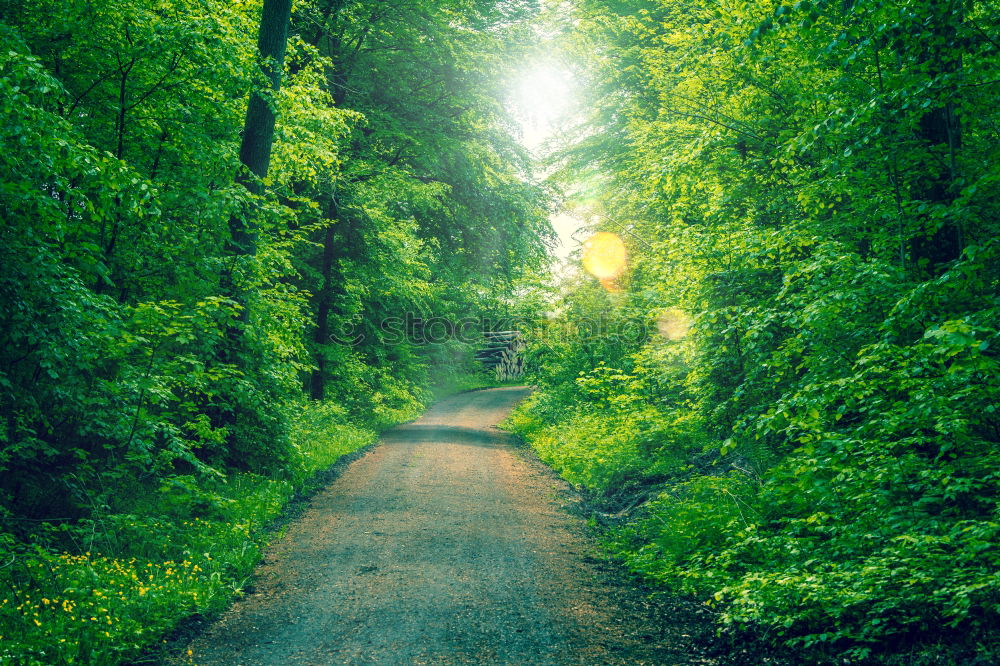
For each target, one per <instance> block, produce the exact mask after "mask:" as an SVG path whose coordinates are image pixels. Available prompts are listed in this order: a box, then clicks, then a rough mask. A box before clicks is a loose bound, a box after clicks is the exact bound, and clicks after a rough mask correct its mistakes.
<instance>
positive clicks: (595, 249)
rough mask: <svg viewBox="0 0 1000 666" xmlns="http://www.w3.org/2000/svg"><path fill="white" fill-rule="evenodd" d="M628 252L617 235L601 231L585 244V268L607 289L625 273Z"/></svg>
mask: <svg viewBox="0 0 1000 666" xmlns="http://www.w3.org/2000/svg"><path fill="white" fill-rule="evenodd" d="M627 264H628V252H626V251H625V243H623V242H622V239H621V238H619V237H618V236H616V235H615V234H611V233H608V232H606V231H599V232H597V233H596V234H594V235H593V236H591V237H590V238H588V239H587V240H586V241H585V242H584V244H583V267H584V268H585V269H586V270H587V272H588V273H590V274H591V275H593V276H594V277H595V278H597V279H598V280H600V281H601V284H603V285H604V286H605V287H607V286H608V285H611V284H614V279H615V278H617V277H618V276H619V275H621V274H622V273H623V272H624V271H625V267H626V265H627Z"/></svg>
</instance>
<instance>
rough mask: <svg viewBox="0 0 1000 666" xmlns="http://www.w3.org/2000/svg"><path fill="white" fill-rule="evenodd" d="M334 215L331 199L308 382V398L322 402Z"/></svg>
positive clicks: (328, 326)
mask: <svg viewBox="0 0 1000 666" xmlns="http://www.w3.org/2000/svg"><path fill="white" fill-rule="evenodd" d="M335 215H336V204H335V203H333V197H331V198H330V204H329V206H328V208H327V211H326V215H325V217H326V219H327V220H328V225H327V227H326V229H325V230H324V234H323V258H322V260H321V264H320V275H321V276H322V280H323V284H322V286H321V287H320V291H319V294H317V298H316V333H315V337H314V338H313V342H315V343H316V369H315V370H313V372H312V376H311V377H310V382H309V396H310V397H311V398H312V399H313V400H322V399H323V398H324V397H325V395H326V372H327V369H326V357H325V356H324V354H323V348H324V346H326V345H328V344H330V339H329V338H330V306H331V305H332V303H333V259H334V243H335V241H336V233H335V229H334V224H333V219H334V216H335Z"/></svg>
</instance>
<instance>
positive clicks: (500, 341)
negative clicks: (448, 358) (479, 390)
mask: <svg viewBox="0 0 1000 666" xmlns="http://www.w3.org/2000/svg"><path fill="white" fill-rule="evenodd" d="M483 337H484V338H486V345H485V346H484V347H483V348H482V349H480V350H479V351H477V352H476V360H477V361H479V362H480V363H482V364H483V365H486V366H487V367H492V368H493V371H494V372H495V373H496V375H497V381H501V382H504V381H507V380H508V379H516V378H518V377H520V376H521V375H523V374H524V356H522V355H521V351H523V350H524V340H523V339H522V338H521V332H520V331H485V332H483Z"/></svg>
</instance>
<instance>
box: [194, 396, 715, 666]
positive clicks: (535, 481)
mask: <svg viewBox="0 0 1000 666" xmlns="http://www.w3.org/2000/svg"><path fill="white" fill-rule="evenodd" d="M527 393H528V389H525V388H500V389H491V390H484V391H474V392H469V393H463V394H459V395H457V396H453V397H451V398H448V399H446V400H444V401H442V402H440V403H438V404H437V405H436V406H435V407H434V408H432V409H431V410H430V411H429V412H428V413H427V414H426V415H425V416H424V417H423V418H421V419H420V420H418V421H416V422H414V423H410V424H407V425H403V426H400V427H397V428H395V429H393V430H391V431H389V432H388V433H386V435H385V436H384V437H383V440H382V443H381V444H380V445H379V446H377V447H376V448H375V449H373V450H372V451H371V452H370V453H369V454H367V455H366V456H364V457H362V458H361V459H359V460H357V461H355V462H354V463H352V464H351V465H350V466H349V467H348V468H347V469H346V471H345V472H344V473H343V475H342V476H340V478H338V479H337V480H336V481H335V482H334V483H332V484H331V485H330V486H329V487H328V488H327V489H325V490H324V491H322V492H321V493H319V494H318V495H316V496H315V498H314V499H313V501H312V503H311V506H310V507H309V509H308V510H307V511H306V513H305V514H304V515H303V516H302V517H301V518H300V519H298V520H297V521H296V522H295V523H293V524H292V525H291V526H290V527H289V529H288V533H287V535H286V536H285V537H284V538H282V539H281V540H279V541H278V542H277V543H275V544H274V545H273V546H272V547H271V548H270V549H269V551H268V552H267V554H266V558H265V560H264V563H263V564H262V565H261V567H260V569H259V570H258V572H257V584H256V590H255V592H254V594H251V595H248V596H247V597H246V598H245V599H243V600H242V601H240V602H238V603H237V604H236V605H235V606H234V607H233V608H232V609H231V610H230V611H229V612H228V613H226V614H225V615H224V616H223V617H222V618H221V619H220V620H219V621H218V622H216V623H215V624H214V625H212V626H211V627H210V628H209V629H208V630H207V631H206V632H205V633H204V634H203V635H202V636H200V637H199V638H197V639H196V640H195V641H194V642H193V643H192V644H191V645H190V652H189V655H190V656H188V657H186V658H185V661H186V662H187V663H191V662H193V663H195V664H205V665H209V664H224V665H226V666H232V665H235V664H244V665H250V664H266V665H269V666H270V665H272V664H367V663H375V664H462V663H471V664H482V663H504V664H618V663H621V664H626V663H627V664H642V663H656V664H681V663H706V661H707V660H706V659H704V658H703V657H702V658H698V657H695V656H693V655H692V652H693V650H692V649H691V646H690V645H684V644H683V643H686V642H687V641H686V640H685V639H684V638H680V637H679V635H678V634H677V633H675V632H669V634H666V635H665V634H663V633H662V632H663V629H662V626H661V627H657V626H654V625H653V623H652V622H651V621H650V619H649V618H648V616H647V617H643V613H642V612H641V607H642V602H641V600H636V599H634V598H633V597H635V594H634V592H629V591H627V590H624V589H623V588H622V587H621V586H620V585H615V584H614V583H613V582H610V581H609V580H608V576H607V575H606V573H604V572H603V571H602V570H601V567H600V565H599V563H598V562H597V560H595V559H592V558H590V557H589V556H588V553H592V552H593V544H592V543H590V541H589V540H588V538H587V536H586V534H585V531H584V529H583V520H582V519H581V518H579V517H576V516H573V515H571V514H570V513H568V512H567V511H566V510H565V508H564V505H565V504H566V503H567V502H569V501H570V499H569V495H570V494H569V493H567V491H566V487H565V485H564V484H562V482H561V481H559V480H558V479H557V478H556V477H555V476H554V475H553V474H552V472H551V471H550V470H548V468H546V467H544V465H542V464H541V463H539V462H538V461H537V460H535V459H533V457H532V456H531V455H530V454H529V453H527V452H525V451H524V450H523V449H519V448H518V447H516V446H514V444H513V442H512V441H511V439H510V437H509V436H508V435H506V434H504V433H502V432H501V431H499V430H497V429H495V428H494V427H493V426H494V425H495V424H496V423H498V422H499V421H501V420H502V419H503V417H505V416H506V415H507V413H508V412H509V411H510V409H511V408H512V407H513V406H514V405H515V404H516V403H517V402H518V401H519V400H521V399H522V398H524V397H525V396H526V395H527ZM629 594H631V595H632V597H629V596H628V595H629ZM637 609H640V610H637ZM678 641H679V642H678ZM694 652H696V650H695V651H694Z"/></svg>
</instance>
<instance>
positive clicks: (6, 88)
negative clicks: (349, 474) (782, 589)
mask: <svg viewBox="0 0 1000 666" xmlns="http://www.w3.org/2000/svg"><path fill="white" fill-rule="evenodd" d="M295 5H296V6H295V14H294V16H293V17H292V24H291V26H290V39H289V44H288V50H287V58H286V61H285V65H286V67H285V72H284V76H283V77H282V86H281V88H280V90H279V91H278V92H277V93H276V94H274V95H271V96H270V97H271V99H269V100H268V103H270V104H273V108H274V110H275V112H276V114H277V124H276V128H275V145H274V150H273V153H272V159H271V162H270V167H269V170H268V171H267V175H266V177H264V178H262V180H261V182H260V183H259V185H260V187H257V186H256V182H255V186H254V187H252V188H250V189H252V190H253V192H252V193H251V191H250V189H248V188H246V187H244V186H243V185H242V184H240V181H239V179H237V174H238V173H240V170H241V168H242V167H241V164H240V158H239V155H238V150H239V146H240V143H241V131H242V128H243V126H244V117H245V114H246V112H247V101H248V97H249V93H250V91H251V90H253V89H256V88H258V87H260V84H261V82H262V81H263V77H264V72H263V71H262V68H261V63H260V62H259V59H258V57H257V55H258V54H257V51H256V46H255V40H254V38H253V35H255V34H256V33H257V28H258V24H259V21H260V11H261V7H260V3H259V2H255V1H249V2H242V1H240V2H217V1H215V0H207V1H204V2H203V1H202V0H197V1H191V0H127V1H125V2H91V1H90V0H69V1H67V2H53V1H51V0H31V1H29V2H3V1H0V42H2V44H3V48H2V49H0V140H2V142H3V145H4V150H3V151H2V153H0V173H2V177H0V208H2V209H3V211H4V223H3V228H2V229H0V265H2V266H3V270H2V271H0V563H5V562H7V561H8V560H9V561H10V564H9V565H6V564H3V565H0V587H4V589H8V590H9V591H10V592H11V594H10V595H7V600H6V601H4V602H3V603H2V604H0V643H2V645H3V647H2V648H0V650H2V651H3V652H2V653H0V661H3V662H5V663H6V662H7V661H11V662H14V663H70V662H73V663H80V662H85V663H119V662H121V661H122V660H127V659H129V658H133V657H135V656H136V654H137V652H138V651H139V650H140V649H142V648H143V646H146V645H148V644H150V643H151V642H153V641H155V640H158V638H159V637H160V636H161V635H162V634H164V633H165V632H167V631H169V630H170V629H171V628H172V627H174V626H175V625H176V624H177V623H178V622H179V621H180V620H181V619H182V618H184V617H185V616H187V615H190V614H193V613H211V612H214V611H216V610H218V609H219V608H221V607H222V606H223V605H224V604H225V603H226V602H227V599H229V598H231V596H232V595H233V593H234V592H236V591H238V590H239V589H240V588H241V586H242V585H243V582H244V581H245V579H246V577H247V576H248V575H249V573H250V571H251V569H252V567H253V565H254V563H255V562H256V559H257V554H258V552H259V549H260V547H261V545H262V544H263V543H264V541H265V540H266V535H267V532H268V530H267V527H268V525H269V524H270V523H271V522H272V521H273V519H274V518H275V516H277V515H278V514H279V513H280V511H281V510H282V507H283V506H285V504H286V503H287V502H288V501H289V499H290V498H291V497H292V495H293V494H294V493H295V492H297V491H298V490H300V489H302V488H303V484H306V485H307V486H308V484H309V483H311V482H310V481H309V479H310V478H312V476H313V475H314V473H315V472H317V471H318V470H321V469H325V468H327V467H329V465H331V464H333V462H334V461H335V460H337V459H338V458H339V457H340V456H341V455H342V454H344V453H347V452H349V451H353V450H356V449H358V448H360V447H362V446H365V445H366V444H368V443H370V442H371V441H373V439H374V437H375V434H376V433H377V432H378V431H379V430H381V429H384V428H386V427H389V426H391V425H394V424H396V423H398V422H401V421H405V420H409V419H412V418H414V417H416V416H417V415H418V414H419V412H420V410H421V409H423V407H424V406H425V404H426V403H427V402H428V401H429V400H430V399H431V397H432V390H431V389H432V386H437V387H440V386H442V385H450V386H452V387H454V386H460V385H467V386H471V385H473V384H474V383H475V382H476V381H478V380H470V379H469V375H470V373H471V370H472V368H471V367H470V365H469V361H470V356H471V351H470V348H469V346H468V345H465V344H462V343H457V342H456V341H454V340H451V341H446V342H445V343H444V344H440V345H439V344H437V343H435V344H427V343H425V342H424V341H421V340H419V339H417V338H416V337H415V336H413V335H412V334H413V331H412V330H402V329H399V327H397V329H398V330H396V329H392V328H391V327H389V326H387V323H391V321H392V320H393V319H394V318H399V319H405V318H407V317H409V316H411V315H412V316H414V317H431V316H437V317H441V318H442V319H445V320H449V319H451V320H454V319H458V318H459V317H462V316H479V317H483V318H488V317H497V316H499V314H500V313H501V312H503V311H504V310H505V309H509V308H510V306H511V304H512V302H513V301H514V300H515V299H514V297H513V295H512V294H511V291H512V289H511V285H513V284H515V283H516V282H517V281H518V280H519V279H520V278H521V276H522V274H524V273H525V272H526V271H531V270H537V269H538V268H539V267H540V266H541V265H542V263H543V262H544V244H545V238H544V236H545V233H546V230H547V222H546V220H545V216H546V204H545V199H544V193H543V191H542V190H541V189H540V188H539V187H538V186H537V185H536V184H534V183H533V181H532V180H531V177H530V174H529V171H530V168H529V165H528V164H527V162H526V156H525V155H524V154H523V152H522V151H520V150H519V149H518V148H517V147H516V145H515V144H514V142H513V139H512V137H511V136H510V132H509V131H508V127H509V120H508V118H507V117H506V112H505V110H504V108H503V105H502V99H501V95H502V93H501V92H500V91H499V89H497V88H496V86H494V85H492V83H491V81H492V80H493V79H494V78H502V75H503V72H504V71H505V69H506V68H507V67H508V64H507V63H506V62H505V61H504V59H503V58H502V57H501V54H502V53H504V52H505V51H507V50H509V51H511V52H513V51H514V50H516V49H517V48H520V45H523V44H525V43H527V40H528V39H529V38H530V35H529V34H528V32H527V31H526V30H525V25H526V20H527V19H528V18H530V16H531V14H532V8H531V7H530V6H528V5H525V6H518V7H512V6H507V4H506V3H493V2H486V3H483V2H475V3H472V2H462V3H450V2H449V3H411V2H399V3H384V2H362V1H351V2H339V1H333V0H311V1H309V2H300V3H295ZM81 26H86V29H85V30H83V29H81ZM428 37H429V38H428ZM234 230H236V232H237V233H236V234H235V235H237V236H239V234H240V232H241V231H242V230H251V231H252V233H253V235H254V236H255V237H254V239H253V243H251V245H252V246H253V248H254V252H253V253H252V254H245V253H242V252H238V251H236V248H237V246H238V245H241V243H238V242H234V240H235V239H234ZM411 319H412V317H411ZM400 333H401V334H400ZM316 378H319V379H320V380H321V381H320V382H319V385H320V386H321V387H325V389H326V390H325V393H324V392H323V391H318V392H317V391H316V390H315V387H316V385H317V382H315V381H313V380H315V379H316ZM304 384H305V387H306V389H307V390H309V392H310V393H311V394H312V396H313V397H315V398H320V397H323V398H325V400H324V401H319V400H317V401H316V403H315V404H310V405H308V406H304V405H303V398H302V390H303V385H304ZM150 576H151V577H150ZM5 594H6V593H5ZM45 600H48V601H45ZM64 602H65V603H64ZM36 612H37V613H38V615H37V616H36V615H35V613H36ZM92 617H93V618H96V619H93V620H92V619H91V618H92ZM36 619H38V620H39V622H37V623H36V622H35V620H36ZM109 621H110V624H108V622H109ZM104 632H107V633H104Z"/></svg>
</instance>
